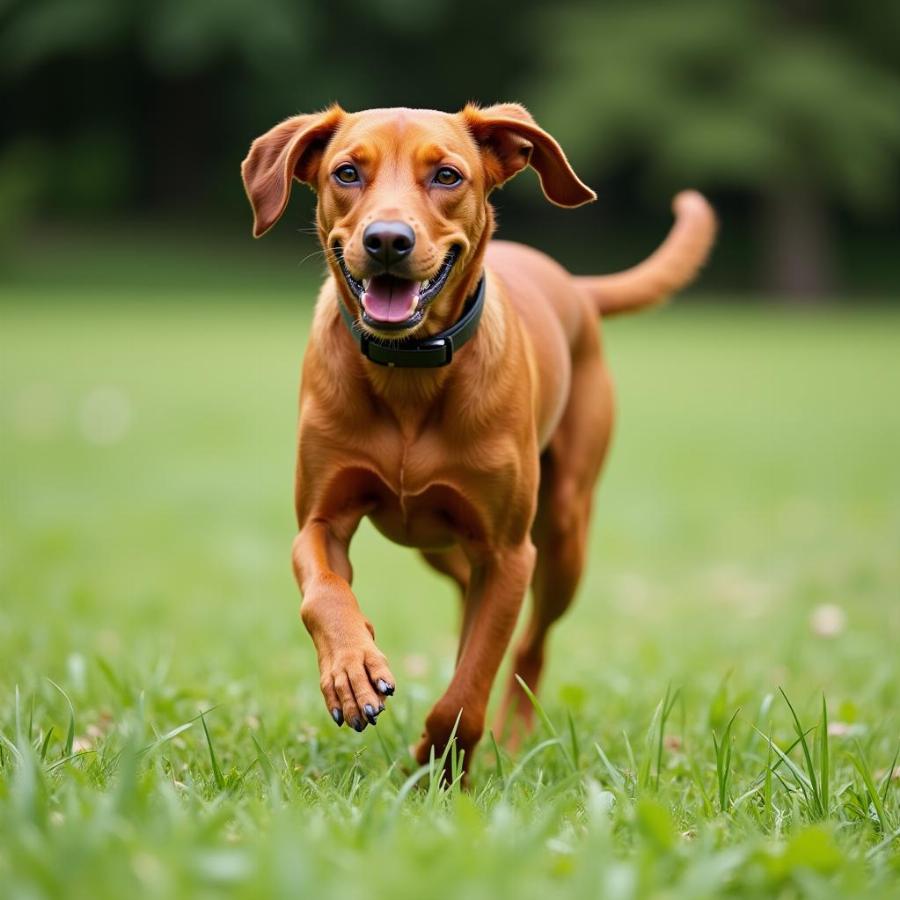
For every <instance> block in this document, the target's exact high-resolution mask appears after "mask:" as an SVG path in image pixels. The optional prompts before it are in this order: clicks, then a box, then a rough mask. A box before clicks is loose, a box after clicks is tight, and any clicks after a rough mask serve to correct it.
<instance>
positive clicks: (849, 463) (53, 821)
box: [0, 279, 900, 900]
mask: <svg viewBox="0 0 900 900" xmlns="http://www.w3.org/2000/svg"><path fill="white" fill-rule="evenodd" d="M99 281H100V280H99V279H98V283H97V284H90V283H84V282H83V281H82V282H81V283H80V286H78V287H73V286H71V284H65V283H59V284H52V283H49V282H48V283H41V282H34V283H29V282H21V283H16V284H10V285H8V286H6V287H4V288H2V290H0V458H2V472H3V477H2V488H0V490H2V506H0V534H2V539H0V896H2V897H3V898H23V900H24V898H43V897H47V898H51V897H52V898H57V897H92V898H115V900H121V898H131V900H137V898H144V897H157V898H176V897H192V898H206V897H222V896H227V897H247V898H251V897H252V898H256V897H267V896H272V897H287V896H291V897H297V896H302V897H309V898H323V897H330V896H339V897H341V898H342V900H353V898H370V897H390V898H396V900H403V898H425V897H450V896H459V897H465V898H466V900H476V898H497V897H507V896H508V897H515V898H523V900H524V898H530V897H535V898H537V897H541V898H547V897H566V898H581V897H585V898H586V897H603V898H610V900H612V898H631V897H647V896H660V897H662V896H665V897H668V898H676V897H683V898H692V900H696V898H701V897H713V896H741V897H745V896H746V897H783V898H790V897H801V896H802V897H807V896H808V897H828V898H832V897H887V896H900V779H898V775H900V767H898V766H900V764H898V761H897V752H898V746H900V653H898V649H897V648H898V641H900V602H898V601H900V596H898V594H900V553H898V548H900V465H898V461H900V402H898V397H900V345H898V334H900V315H898V313H896V312H891V311H889V310H887V309H880V310H879V309H866V308H860V309H853V308H851V307H850V306H844V307H841V308H840V309H833V310H830V311H825V312H822V313H815V314H813V313H811V312H808V311H806V312H802V311H794V312H787V311H784V310H783V309H779V308H775V307H766V306H752V307H742V308H737V307H735V306H734V305H730V304H728V303H726V302H724V301H722V302H716V301H715V298H709V300H708V301H707V302H706V303H704V304H702V305H696V304H694V305H692V304H690V303H688V302H685V303H683V304H681V305H679V304H677V303H676V304H675V305H673V306H672V307H670V308H669V309H666V310H663V311H660V312H658V313H654V314H649V315H645V316H642V317H636V318H634V319H630V320H621V321H615V322H610V323H608V324H607V325H606V326H605V341H606V346H607V348H608V352H609V354H610V356H611V359H612V364H613V369H614V372H615V375H616V380H617V385H618V398H619V406H620V418H619V424H618V430H617V434H616V438H615V442H614V447H613V451H612V454H611V457H610V460H609V463H608V465H607V470H606V473H605V475H604V478H603V479H602V482H601V485H600V488H599V494H598V502H597V517H596V520H595V526H594V529H593V533H592V541H591V553H590V565H589V570H588V573H587V577H586V578H585V581H584V583H583V586H582V589H581V591H580V595H579V599H578V601H577V604H576V606H575V608H574V609H573V611H572V612H571V614H570V615H569V616H568V617H567V618H566V619H565V620H564V621H563V622H562V623H561V624H560V626H559V627H558V630H557V631H556V633H555V634H554V638H553V646H552V650H551V655H550V664H549V671H548V677H547V681H546V683H545V685H544V689H543V691H542V695H541V704H542V708H541V713H542V714H541V716H540V717H539V723H540V724H539V727H538V730H537V731H536V733H535V734H534V736H533V738H532V739H531V740H530V741H529V742H528V743H527V744H526V746H525V747H524V748H523V749H522V750H521V751H520V752H519V753H517V754H515V755H513V756H510V755H507V754H506V753H505V752H503V751H502V750H501V751H499V752H497V751H496V750H495V748H494V747H493V746H492V742H491V739H490V737H487V738H486V739H485V740H484V741H483V742H482V745H481V747H480V750H479V753H478V755H477V757H476V760H475V766H474V771H473V777H472V783H471V788H470V790H469V791H467V792H466V791H462V790H460V789H459V787H458V786H455V787H453V788H452V789H451V790H449V791H441V790H439V789H438V786H437V783H436V781H435V779H434V778H433V777H432V775H431V773H429V772H427V771H426V772H418V773H417V772H416V770H415V768H414V766H413V764H412V763H411V761H410V759H409V757H408V754H407V751H406V748H407V746H408V745H409V744H410V743H411V742H412V741H413V740H414V739H415V738H416V737H417V735H418V729H419V727H420V725H421V722H422V719H423V716H424V714H425V712H426V711H427V709H428V707H429V704H430V702H431V701H432V700H433V699H434V698H435V697H436V696H437V695H438V692H439V691H440V690H441V687H442V685H443V684H444V683H445V682H446V680H447V678H448V675H449V672H450V670H451V666H452V662H453V655H454V633H455V627H456V618H457V608H456V597H455V595H454V593H453V592H452V591H451V589H450V587H449V586H448V585H447V584H445V583H443V582H442V581H441V580H439V579H438V578H437V576H434V575H433V574H431V573H430V572H429V571H427V570H426V569H425V568H424V566H423V565H421V564H420V563H419V562H418V560H417V559H416V558H415V555H414V554H412V553H411V552H410V551H404V550H402V549H400V548H396V547H393V546H391V545H389V544H388V543H387V542H386V541H385V540H383V539H382V538H381V537H380V536H378V535H377V534H376V533H374V531H373V530H372V529H371V528H369V527H368V526H366V527H364V528H363V529H362V531H361V533H360V534H359V535H358V537H357V539H356V541H355V543H354V545H353V561H354V565H355V568H356V573H357V578H356V582H355V585H354V587H355V588H356V591H357V594H358V596H359V598H360V602H361V604H362V606H363V608H364V609H365V611H366V612H367V614H368V615H369V616H370V617H371V618H372V620H373V622H374V624H375V627H376V629H377V633H378V638H379V645H380V646H381V648H382V649H383V650H384V651H385V652H386V653H387V655H388V658H389V660H390V662H391V665H392V667H393V670H394V673H395V675H396V676H397V678H398V690H397V694H396V696H395V697H394V698H393V699H392V700H391V701H390V704H389V709H388V711H387V713H386V714H385V715H383V716H382V717H381V718H380V719H379V720H378V727H377V729H373V728H369V729H367V730H366V732H365V733H364V734H363V735H357V734H355V733H353V732H351V731H350V730H349V729H347V728H343V729H340V730H338V729H337V728H335V727H334V725H333V723H332V722H331V721H330V719H329V718H328V717H327V714H326V712H325V710H324V707H323V704H322V702H321V699H320V696H319V692H318V683H317V682H318V678H317V672H316V667H315V660H314V655H313V652H312V645H311V643H310V641H309V639H308V637H307V636H306V634H305V632H304V631H303V628H302V625H301V623H300V621H299V617H298V615H297V609H298V604H299V597H298V594H297V592H296V589H295V587H294V584H293V581H292V577H291V574H290V566H289V556H288V551H289V546H290V541H291V538H292V534H293V510H292V506H291V502H292V497H291V487H292V466H293V453H294V446H293V440H294V429H295V415H296V384H297V377H298V370H299V361H300V359H301V356H302V352H303V345H304V341H305V338H306V333H307V327H308V323H309V317H310V290H309V289H308V288H307V282H305V281H304V282H303V283H302V284H301V286H300V289H298V288H297V287H294V286H282V285H278V284H275V285H272V284H268V286H266V284H264V285H263V286H262V287H252V286H250V285H248V284H245V283H234V284H231V285H229V284H227V283H222V284H220V285H217V286H216V288H215V289H209V288H207V289H204V288H203V286H202V284H200V285H198V284H189V285H188V287H185V288H183V289H181V290H180V291H179V290H177V289H173V288H167V289H166V290H165V291H164V292H163V291H161V290H160V288H159V286H155V285H147V286H145V287H143V288H140V287H134V286H133V285H132V286H131V287H126V286H125V284H124V282H123V284H116V283H99ZM73 283H74V282H73ZM162 293H164V294H165V296H164V297H161V294H162ZM782 690H783V692H784V693H783V694H782V693H781V691H782ZM823 704H824V708H823ZM791 707H793V710H792V708H791ZM794 712H795V713H796V720H795V718H794ZM826 719H827V727H826ZM798 735H802V736H803V738H802V740H801V739H800V738H799V737H798Z"/></svg>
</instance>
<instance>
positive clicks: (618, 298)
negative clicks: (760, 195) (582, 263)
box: [575, 191, 716, 316]
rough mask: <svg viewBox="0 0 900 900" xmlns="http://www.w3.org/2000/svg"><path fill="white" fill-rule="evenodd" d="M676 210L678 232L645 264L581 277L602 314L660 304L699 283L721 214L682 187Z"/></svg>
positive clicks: (674, 229) (612, 314)
mask: <svg viewBox="0 0 900 900" xmlns="http://www.w3.org/2000/svg"><path fill="white" fill-rule="evenodd" d="M672 209H673V211H674V213H675V224H674V225H673V226H672V230H671V231H670V232H669V233H668V235H667V236H666V239H665V240H664V241H663V242H662V244H661V245H660V246H659V247H658V248H657V249H656V251H655V252H654V253H652V254H651V255H650V256H648V257H647V258H646V259H645V260H644V261H643V262H641V263H638V264H637V265H636V266H633V267H632V268H630V269H625V271H623V272H613V273H611V274H610V275H577V276H575V281H576V282H577V283H578V284H579V285H580V286H581V287H582V288H583V289H584V290H585V291H586V292H587V294H588V296H590V298H591V299H592V300H593V301H594V303H595V304H596V307H597V312H598V313H599V314H601V315H604V316H615V315H618V314H619V313H629V312H637V311H638V310H641V309H645V308H646V307H648V306H655V305H656V304H658V303H661V302H662V301H663V300H665V299H666V298H667V297H668V296H669V295H670V294H674V293H675V292H676V291H680V290H681V289H682V288H683V287H685V286H686V285H687V284H689V283H690V282H691V281H693V279H694V278H695V276H696V275H697V272H698V271H699V270H700V267H701V266H702V265H703V263H704V262H706V258H707V256H708V255H709V251H710V249H711V248H712V245H713V242H714V241H715V237H716V214H715V213H714V212H713V208H712V207H711V206H710V205H709V203H708V202H707V200H706V198H705V197H704V196H703V195H702V194H700V193H698V192H697V191H682V192H681V193H680V194H678V195H677V196H676V197H675V199H674V200H673V201H672Z"/></svg>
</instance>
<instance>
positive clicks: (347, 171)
mask: <svg viewBox="0 0 900 900" xmlns="http://www.w3.org/2000/svg"><path fill="white" fill-rule="evenodd" d="M334 177H335V178H336V179H337V180H338V181H339V182H340V183H341V184H356V182H358V181H359V172H357V171H356V166H340V167H339V168H337V169H335V170H334Z"/></svg>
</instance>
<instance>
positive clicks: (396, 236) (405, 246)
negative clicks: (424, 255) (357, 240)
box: [363, 222, 416, 268]
mask: <svg viewBox="0 0 900 900" xmlns="http://www.w3.org/2000/svg"><path fill="white" fill-rule="evenodd" d="M415 245H416V234H415V232H414V231H413V230H412V228H410V227H409V225H407V224H406V222H372V224H371V225H369V226H368V227H367V228H366V230H365V231H364V232H363V246H364V247H365V248H366V253H368V254H369V256H371V257H372V259H377V260H378V262H380V263H384V265H385V267H386V268H390V267H391V266H393V265H395V264H396V263H398V262H400V260H401V259H404V258H405V257H407V256H409V254H410V253H412V248H413V247H414V246H415Z"/></svg>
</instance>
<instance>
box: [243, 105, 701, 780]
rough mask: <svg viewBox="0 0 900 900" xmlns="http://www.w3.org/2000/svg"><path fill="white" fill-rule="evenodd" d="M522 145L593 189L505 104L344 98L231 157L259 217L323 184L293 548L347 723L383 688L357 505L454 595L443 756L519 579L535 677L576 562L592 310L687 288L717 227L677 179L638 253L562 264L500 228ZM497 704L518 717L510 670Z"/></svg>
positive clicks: (596, 418)
mask: <svg viewBox="0 0 900 900" xmlns="http://www.w3.org/2000/svg"><path fill="white" fill-rule="evenodd" d="M529 165H530V166H531V167H532V168H534V169H535V170H536V171H537V173H538V175H539V176H540V180H541V186H542V187H543V190H544V193H545V195H546V196H547V198H548V199H549V200H550V201H552V202H553V203H555V204H557V205H559V206H580V205H581V204H583V203H587V202H589V201H591V200H593V199H594V198H595V195H594V193H593V191H591V190H590V189H589V188H587V187H586V186H585V185H584V184H582V182H581V181H580V180H579V179H578V177H577V176H576V175H575V173H574V172H573V171H572V168H571V166H570V165H569V163H568V161H567V160H566V157H565V155H564V153H563V151H562V150H561V149H560V147H559V145H558V144H557V143H556V141H555V140H554V139H553V138H552V137H551V136H550V135H549V134H547V133H546V132H544V131H542V130H541V129H540V128H539V127H538V126H537V125H536V124H535V122H534V120H533V119H532V117H531V116H530V115H529V114H528V112H527V111H526V110H525V109H524V108H523V107H521V106H518V105H516V104H503V105H499V106H492V107H489V108H487V109H479V108H477V107H475V106H467V107H466V108H465V109H463V110H462V112H459V113H456V114H452V115H451V114H447V113H442V112H434V111H431V110H413V109H380V110H370V111H367V112H361V113H346V112H344V111H343V110H342V109H340V108H339V107H337V106H333V107H331V108H330V109H328V110H326V111H324V112H321V113H315V114H312V115H302V116H295V117H294V118H290V119H287V120H286V121H284V122H282V123H281V124H279V125H276V126H275V127H274V128H273V129H272V130H271V131H269V132H267V133H266V134H264V135H263V136H262V137H260V138H258V139H257V140H256V141H254V142H253V145H252V147H251V149H250V153H249V155H248V156H247V159H246V160H245V161H244V163H243V166H242V174H243V178H244V184H245V187H246V190H247V196H248V197H249V199H250V203H251V205H252V207H253V212H254V216H255V221H254V226H253V233H254V235H255V236H256V237H259V236H260V235H262V234H264V233H265V232H266V231H268V230H269V228H271V227H272V226H273V225H274V224H275V222H276V221H277V220H278V218H279V217H280V216H281V214H282V213H283V212H284V209H285V207H286V206H287V203H288V198H289V195H290V191H291V184H292V182H293V180H294V179H296V180H298V181H301V182H303V183H305V184H308V185H310V186H312V187H313V188H314V189H315V190H316V191H317V193H318V210H317V226H318V234H319V238H320V240H321V242H322V246H323V247H324V248H325V251H326V258H327V260H328V267H329V270H330V274H329V277H328V278H327V280H326V282H325V284H324V286H323V287H322V290H321V293H320V295H319V300H318V304H317V307H316V313H315V320H314V322H313V327H312V333H311V335H310V340H309V346H308V349H307V351H306V357H305V360H304V364H303V384H302V387H301V392H300V428H299V451H298V462H297V478H296V506H297V518H298V523H299V533H298V535H297V537H296V539H295V540H294V546H293V563H294V570H295V573H296V576H297V581H298V583H299V585H300V590H301V592H302V594H303V602H302V604H301V607H300V612H301V616H302V618H303V622H304V623H305V625H306V627H307V629H308V630H309V633H310V635H311V636H312V639H313V643H314V644H315V647H316V652H317V653H318V658H319V671H320V673H321V688H322V694H323V696H324V698H325V705H326V707H327V708H328V711H329V713H330V714H331V716H332V717H333V718H334V720H335V722H336V723H337V724H338V725H341V724H342V723H343V722H347V723H349V724H350V725H351V726H352V727H354V728H355V729H356V730H357V731H362V729H363V728H365V726H366V723H367V722H369V723H371V724H373V725H374V724H375V719H376V717H377V716H378V714H379V713H380V712H381V711H382V710H383V709H384V702H385V701H384V698H385V697H386V696H388V695H390V694H392V693H393V692H394V687H395V684H396V681H395V679H394V676H393V675H392V674H391V670H390V669H389V668H388V664H387V660H386V659H385V656H384V654H383V653H382V652H381V650H379V648H378V647H377V646H376V644H375V631H374V629H373V627H372V625H371V623H370V622H369V621H368V619H367V618H366V617H365V615H364V614H363V612H362V610H361V609H360V606H359V604H358V602H357V600H356V597H355V596H354V594H353V592H352V590H351V588H350V584H351V580H352V569H351V566H350V560H349V557H348V547H349V544H350V540H351V538H352V537H353V533H354V532H355V531H356V528H357V526H358V525H359V522H360V520H361V519H362V518H363V516H369V518H370V519H371V520H372V521H373V522H374V524H375V526H376V527H377V528H378V529H379V530H380V531H381V532H382V533H383V534H385V535H386V536H387V537H389V538H390V539H391V540H393V541H395V542H396V543H399V544H403V545H406V546H410V547H416V548H419V549H420V550H421V551H422V553H423V555H424V557H425V559H426V560H427V561H428V562H429V563H430V564H431V565H432V566H433V567H434V568H435V569H437V570H439V571H440V572H443V573H445V574H447V575H449V576H450V577H451V578H452V579H453V580H454V581H455V582H456V583H457V584H458V585H459V589H460V591H461V592H462V595H463V617H462V633H461V636H460V643H459V652H458V655H457V661H456V670H455V673H454V675H453V678H452V680H451V682H450V685H449V687H448V688H447V691H446V692H445V693H444V695H443V697H441V699H440V700H439V701H438V702H437V704H436V705H435V706H434V708H433V709H432V710H431V712H430V713H429V715H428V717H427V719H426V721H425V731H424V734H423V735H422V738H421V740H420V742H419V744H418V746H417V747H416V749H415V756H416V758H417V759H418V761H419V762H420V763H421V762H425V761H426V760H427V759H428V756H429V752H430V751H431V748H432V747H434V748H435V750H436V752H437V753H440V752H442V750H443V749H444V748H445V746H446V745H447V742H448V740H449V736H450V734H451V731H452V729H453V727H454V723H455V722H456V720H457V717H458V716H460V712H461V716H460V718H459V725H458V731H457V739H458V743H459V746H460V748H461V749H462V750H463V751H464V752H465V760H466V763H467V764H468V763H469V762H471V756H472V751H473V749H474V747H475V745H476V744H477V742H478V740H479V738H480V737H481V735H482V732H483V730H484V721H485V712H486V709H487V704H488V697H489V694H490V690H491V685H492V684H493V681H494V678H495V676H496V674H497V670H498V668H499V666H500V662H501V659H502V657H503V654H504V652H505V650H506V647H507V645H508V643H509V641H510V637H511V635H512V633H513V629H514V627H515V624H516V621H517V619H518V615H519V609H520V607H521V605H522V600H523V598H524V595H525V592H526V590H527V588H528V586H529V584H530V585H531V588H532V592H533V596H534V605H533V608H532V611H531V616H530V618H529V621H528V624H527V627H526V629H525V631H524V634H523V636H522V639H521V641H520V643H519V644H518V646H517V647H516V650H515V658H514V665H513V669H512V671H513V673H515V674H518V675H519V676H520V677H521V678H522V679H524V681H525V682H526V683H527V684H528V685H529V686H530V687H531V688H532V689H536V687H537V683H538V679H539V677H540V673H541V668H542V665H543V661H544V644H545V640H546V637H547V632H548V629H549V628H550V626H551V625H552V624H553V623H554V622H555V621H556V620H557V619H558V618H559V617H560V616H561V615H562V614H563V613H564V612H565V610H566V608H567V607H568V606H569V604H570V603H571V601H572V597H573V595H574V593H575V589H576V587H577V585H578V581H579V579H580V577H581V572H582V568H583V566H584V562H585V544H586V539H587V531H588V523H589V518H590V513H591V499H592V496H593V489H594V483H595V481H596V479H597V476H598V474H599V471H600V467H601V464H602V462H603V458H604V455H605V453H606V448H607V445H608V443H609V438H610V431H611V428H612V422H613V394H612V386H611V384H610V377H609V373H608V371H607V368H606V365H605V363H604V359H603V355H602V352H601V348H600V341H599V336H598V328H597V318H598V315H600V314H611V313H618V312H626V311H630V310H636V309H640V308H642V307H645V306H649V305H651V304H653V303H656V302H658V301H660V300H661V299H663V298H664V297H665V296H666V295H667V294H670V293H671V292H673V291H675V290H678V289H679V288H681V287H683V286H684V285H685V284H686V283H688V282H689V281H690V280H691V279H692V278H693V277H694V275H695V274H696V272H697V270H698V268H699V267H700V265H701V264H702V263H703V261H704V260H705V258H706V255H707V253H708V251H709V249H710V247H711V245H712V242H713V238H714V233H715V218H714V215H713V213H712V210H711V209H710V207H709V205H708V204H707V202H706V201H705V200H704V199H703V198H702V197H701V196H700V195H699V194H697V193H693V192H687V193H683V194H679V196H678V197H677V198H676V200H675V212H676V223H675V225H674V227H673V229H672V231H671V233H670V234H669V236H668V238H667V239H666V241H665V242H664V243H663V245H662V246H661V247H660V248H659V250H657V251H656V253H654V254H653V255H652V256H651V257H650V258H649V259H647V260H646V261H645V262H643V263H642V264H640V265H638V266H636V267H635V268H633V269H630V270H628V271H626V272H622V273H619V274H615V275H606V276H598V277H577V276H572V275H570V274H569V273H568V272H566V271H565V270H564V269H563V268H562V267H561V266H559V265H558V264H557V263H555V262H554V261H553V260H552V259H550V258H549V257H547V256H544V255H543V254H541V253H539V252H538V251H536V250H532V249H530V248H528V247H525V246H521V245H518V244H511V243H502V242H492V241H491V235H492V233H493V231H494V217H493V212H492V209H491V206H490V203H489V202H488V198H489V196H490V194H491V192H492V191H493V190H494V189H495V188H497V187H499V186H500V185H501V184H503V183H504V182H505V181H507V180H508V179H509V178H511V177H512V176H513V175H515V174H516V173H517V172H519V171H521V170H522V169H524V168H525V167H526V166H529ZM507 712H511V713H512V714H513V715H514V722H517V723H519V724H520V725H522V726H527V725H528V724H529V723H530V716H531V706H530V704H529V703H528V701H527V699H526V698H525V697H524V696H523V694H522V692H521V690H520V688H519V686H518V683H517V682H516V680H515V678H514V677H513V678H511V679H510V682H509V684H508V686H507V689H506V695H505V700H504V703H503V710H502V711H501V717H503V718H505V714H506V713H507ZM513 731H514V733H519V732H520V731H521V728H515V729H513Z"/></svg>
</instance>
